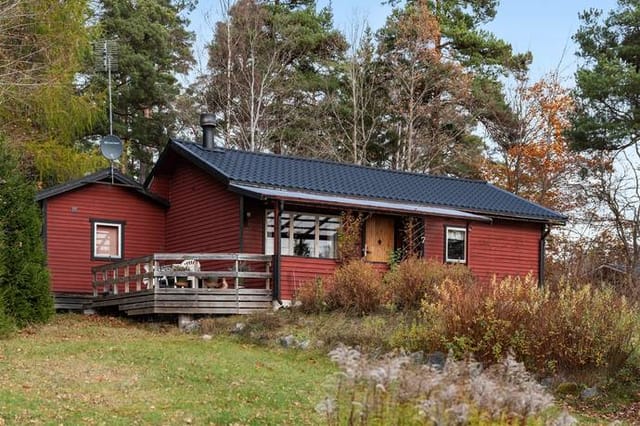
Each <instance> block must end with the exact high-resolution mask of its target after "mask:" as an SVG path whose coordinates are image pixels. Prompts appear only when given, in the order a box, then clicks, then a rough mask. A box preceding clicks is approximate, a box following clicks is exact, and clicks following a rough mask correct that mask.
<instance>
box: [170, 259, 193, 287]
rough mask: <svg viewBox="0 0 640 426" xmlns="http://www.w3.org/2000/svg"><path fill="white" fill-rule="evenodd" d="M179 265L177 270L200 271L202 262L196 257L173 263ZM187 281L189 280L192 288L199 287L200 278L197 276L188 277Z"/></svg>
mask: <svg viewBox="0 0 640 426" xmlns="http://www.w3.org/2000/svg"><path fill="white" fill-rule="evenodd" d="M173 266H174V267H175V266H178V268H174V269H176V270H181V271H190V272H199V271H200V262H198V261H197V260H196V259H186V260H183V261H182V262H180V263H176V264H174V265H173ZM187 281H189V282H190V283H191V288H197V287H198V278H197V277H189V276H188V277H187Z"/></svg>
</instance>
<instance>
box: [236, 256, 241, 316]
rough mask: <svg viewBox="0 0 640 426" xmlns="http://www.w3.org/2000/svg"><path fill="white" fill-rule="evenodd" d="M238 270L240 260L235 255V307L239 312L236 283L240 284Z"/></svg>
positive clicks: (238, 294)
mask: <svg viewBox="0 0 640 426" xmlns="http://www.w3.org/2000/svg"><path fill="white" fill-rule="evenodd" d="M239 270H240V261H239V260H238V257H237V256H236V261H235V276H236V279H235V288H236V309H237V313H240V292H239V290H238V285H239V284H240V277H239V276H238V271H239Z"/></svg>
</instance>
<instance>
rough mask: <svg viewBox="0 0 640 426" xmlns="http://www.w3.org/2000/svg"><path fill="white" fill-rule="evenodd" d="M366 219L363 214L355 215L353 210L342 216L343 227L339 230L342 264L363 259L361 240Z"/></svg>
mask: <svg viewBox="0 0 640 426" xmlns="http://www.w3.org/2000/svg"><path fill="white" fill-rule="evenodd" d="M364 219H365V217H364V215H363V214H362V213H354V212H353V211H351V210H348V211H345V212H342V214H341V215H340V224H341V225H340V228H339V229H338V260H339V261H340V262H345V263H346V262H349V261H351V260H356V259H360V258H362V251H361V250H360V248H361V247H360V240H361V233H362V224H363V223H364Z"/></svg>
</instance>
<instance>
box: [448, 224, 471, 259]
mask: <svg viewBox="0 0 640 426" xmlns="http://www.w3.org/2000/svg"><path fill="white" fill-rule="evenodd" d="M445 233H446V242H445V252H446V253H445V259H446V261H447V262H453V263H467V230H466V229H465V228H454V227H446V230H445Z"/></svg>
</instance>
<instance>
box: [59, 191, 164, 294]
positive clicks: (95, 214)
mask: <svg viewBox="0 0 640 426" xmlns="http://www.w3.org/2000/svg"><path fill="white" fill-rule="evenodd" d="M46 214H47V219H46V220H47V223H46V244H47V256H48V266H49V270H50V271H51V283H52V290H53V291H54V292H69V293H90V292H92V291H93V288H92V286H91V280H92V276H91V267H92V266H97V265H101V264H104V263H105V261H96V260H91V255H92V253H91V223H90V219H92V218H94V219H109V220H114V221H124V222H125V225H124V258H134V257H140V256H145V255H148V254H150V253H153V252H158V251H164V231H165V221H164V208H163V207H161V206H160V205H158V204H156V203H154V202H153V201H151V200H150V199H147V198H145V197H142V196H140V195H139V194H136V193H135V192H134V191H132V190H130V189H127V188H124V187H122V186H118V185H107V184H91V185H87V186H84V187H82V188H80V189H78V190H75V191H70V192H66V193H63V194H60V195H58V196H55V197H52V198H50V199H48V200H46Z"/></svg>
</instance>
